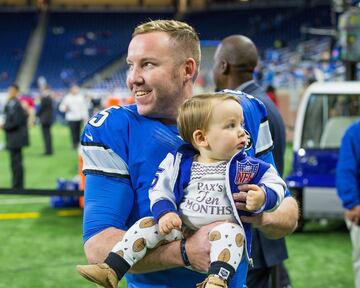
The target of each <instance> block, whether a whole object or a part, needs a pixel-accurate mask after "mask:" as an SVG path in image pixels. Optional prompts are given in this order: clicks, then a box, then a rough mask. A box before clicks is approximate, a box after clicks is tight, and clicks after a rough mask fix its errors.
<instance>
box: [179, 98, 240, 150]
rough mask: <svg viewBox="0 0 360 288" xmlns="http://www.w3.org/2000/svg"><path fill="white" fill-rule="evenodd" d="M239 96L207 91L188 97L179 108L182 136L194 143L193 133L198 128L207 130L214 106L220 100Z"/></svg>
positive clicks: (235, 99)
mask: <svg viewBox="0 0 360 288" xmlns="http://www.w3.org/2000/svg"><path fill="white" fill-rule="evenodd" d="M226 100H234V101H236V102H237V103H239V104H240V102H239V100H238V98H237V97H236V96H233V95H231V94H227V93H206V94H199V95H195V96H193V97H192V98H190V99H187V100H186V101H185V102H184V103H183V104H182V105H181V106H180V108H179V115H178V118H177V126H178V130H179V133H180V136H181V137H182V138H183V139H184V140H185V141H186V142H188V143H191V144H194V141H193V133H194V132H195V131H196V130H198V129H199V130H202V131H207V129H208V127H209V123H210V119H211V116H212V112H213V109H214V107H215V106H216V105H217V103H219V102H220V101H226Z"/></svg>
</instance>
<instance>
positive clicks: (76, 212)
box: [56, 209, 82, 217]
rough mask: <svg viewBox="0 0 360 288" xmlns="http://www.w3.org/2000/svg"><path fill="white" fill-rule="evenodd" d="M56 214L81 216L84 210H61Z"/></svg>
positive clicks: (60, 215)
mask: <svg viewBox="0 0 360 288" xmlns="http://www.w3.org/2000/svg"><path fill="white" fill-rule="evenodd" d="M56 215H57V216H59V217H69V216H80V215H82V210H81V209H76V210H59V211H58V212H56Z"/></svg>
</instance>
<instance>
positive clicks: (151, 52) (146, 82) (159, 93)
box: [127, 32, 186, 119]
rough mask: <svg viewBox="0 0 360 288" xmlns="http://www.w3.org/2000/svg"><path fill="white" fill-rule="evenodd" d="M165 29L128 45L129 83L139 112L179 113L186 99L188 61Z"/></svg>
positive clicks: (168, 115) (167, 115)
mask: <svg viewBox="0 0 360 288" xmlns="http://www.w3.org/2000/svg"><path fill="white" fill-rule="evenodd" d="M178 58H179V57H178V56H177V53H176V46H174V44H173V43H172V42H171V40H170V38H169V36H168V34H166V33H165V32H151V33H146V34H140V35H137V36H135V37H134V38H133V39H132V40H131V42H130V44H129V48H128V56H127V62H128V65H129V72H128V76H127V85H128V87H129V89H130V91H131V93H132V95H133V97H134V98H135V101H136V104H137V110H138V112H139V114H141V115H145V116H151V117H158V118H172V119H174V118H175V117H176V115H177V110H178V107H179V105H180V104H181V103H182V102H183V101H184V100H185V99H186V97H185V92H184V76H185V75H184V74H185V73H184V63H185V59H184V60H183V61H182V62H181V59H180V60H179V59H178Z"/></svg>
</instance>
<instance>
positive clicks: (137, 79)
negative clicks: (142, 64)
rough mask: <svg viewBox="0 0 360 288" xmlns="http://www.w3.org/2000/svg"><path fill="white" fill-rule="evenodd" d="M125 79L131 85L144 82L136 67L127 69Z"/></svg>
mask: <svg viewBox="0 0 360 288" xmlns="http://www.w3.org/2000/svg"><path fill="white" fill-rule="evenodd" d="M127 81H128V83H129V84H132V85H139V84H142V83H144V78H143V77H142V74H141V71H140V70H139V69H137V68H133V69H131V70H129V72H128V77H127Z"/></svg>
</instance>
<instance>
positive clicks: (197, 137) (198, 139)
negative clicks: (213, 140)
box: [192, 129, 208, 148]
mask: <svg viewBox="0 0 360 288" xmlns="http://www.w3.org/2000/svg"><path fill="white" fill-rule="evenodd" d="M192 136H193V141H194V144H195V145H196V146H198V147H203V148H205V147H207V146H208V141H207V139H206V137H205V133H204V131H203V130H200V129H198V130H195V131H194V133H193V135H192Z"/></svg>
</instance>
